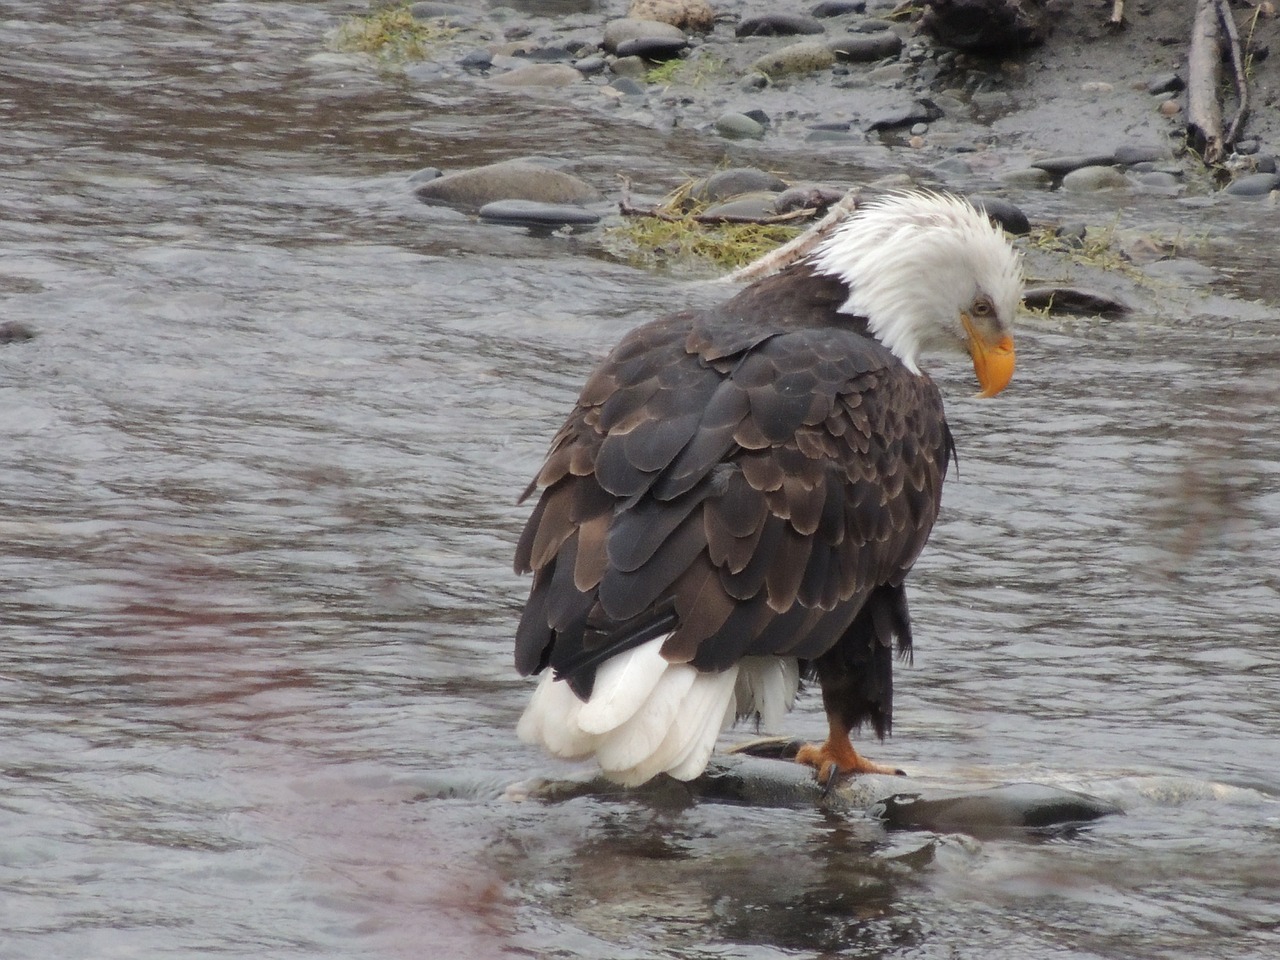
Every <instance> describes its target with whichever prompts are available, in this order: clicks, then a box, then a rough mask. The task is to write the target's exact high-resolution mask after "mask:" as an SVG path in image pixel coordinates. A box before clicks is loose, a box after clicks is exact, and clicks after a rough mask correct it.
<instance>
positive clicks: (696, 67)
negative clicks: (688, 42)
mask: <svg viewBox="0 0 1280 960" xmlns="http://www.w3.org/2000/svg"><path fill="white" fill-rule="evenodd" d="M723 70H724V61H723V60H721V59H720V58H719V57H715V56H712V55H710V54H705V55H704V54H701V53H700V52H695V53H694V54H693V55H692V56H691V57H689V58H688V59H687V60H681V59H679V58H676V59H673V60H668V61H667V62H666V63H660V64H658V65H657V66H656V67H653V68H652V69H650V70H649V72H648V73H646V74H645V75H644V80H645V83H653V84H660V85H661V86H664V87H669V86H671V85H672V84H674V83H676V82H680V83H682V84H684V85H685V86H687V87H694V88H695V89H696V88H698V87H702V86H704V85H705V84H706V83H707V81H709V80H711V79H712V78H714V77H715V76H716V75H718V74H720V73H721V72H723Z"/></svg>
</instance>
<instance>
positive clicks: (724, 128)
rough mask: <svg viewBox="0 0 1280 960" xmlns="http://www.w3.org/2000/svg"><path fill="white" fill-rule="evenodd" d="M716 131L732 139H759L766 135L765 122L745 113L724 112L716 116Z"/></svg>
mask: <svg viewBox="0 0 1280 960" xmlns="http://www.w3.org/2000/svg"><path fill="white" fill-rule="evenodd" d="M715 129H716V133H718V134H720V136H722V137H727V138H728V139H730V140H759V139H760V138H761V137H763V136H764V124H762V123H760V122H759V121H757V120H753V119H751V118H750V117H748V116H747V115H746V114H744V113H722V114H720V116H718V117H716V122H715Z"/></svg>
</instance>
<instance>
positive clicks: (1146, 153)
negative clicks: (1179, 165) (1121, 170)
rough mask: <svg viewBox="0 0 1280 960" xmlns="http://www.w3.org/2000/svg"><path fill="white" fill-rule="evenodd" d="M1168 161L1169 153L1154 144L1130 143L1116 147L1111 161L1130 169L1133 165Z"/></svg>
mask: <svg viewBox="0 0 1280 960" xmlns="http://www.w3.org/2000/svg"><path fill="white" fill-rule="evenodd" d="M1167 159H1169V151H1168V150H1166V149H1165V148H1164V147H1158V146H1156V145H1155V144H1143V143H1131V144H1126V145H1124V146H1120V147H1116V150H1115V153H1113V154H1112V155H1111V160H1112V162H1114V163H1118V164H1120V165H1121V166H1125V167H1131V166H1133V165H1134V164H1135V163H1155V162H1156V161H1158V160H1167Z"/></svg>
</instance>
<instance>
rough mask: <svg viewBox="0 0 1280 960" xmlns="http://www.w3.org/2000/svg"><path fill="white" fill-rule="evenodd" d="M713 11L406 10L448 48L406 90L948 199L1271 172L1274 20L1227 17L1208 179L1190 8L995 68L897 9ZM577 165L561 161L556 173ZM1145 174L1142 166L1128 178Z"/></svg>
mask: <svg viewBox="0 0 1280 960" xmlns="http://www.w3.org/2000/svg"><path fill="white" fill-rule="evenodd" d="M706 7H707V4H705V3H703V2H702V0H637V2H636V3H635V4H628V3H625V2H618V0H614V2H604V3H591V2H580V3H565V4H553V5H548V4H517V5H515V8H514V9H513V7H512V6H509V5H503V6H497V5H494V6H485V5H482V4H478V3H477V4H470V5H450V4H437V3H419V4H415V5H414V6H413V8H412V9H413V11H414V12H415V13H416V14H417V15H418V16H419V17H420V18H424V22H425V21H427V20H429V21H431V22H433V23H438V24H443V25H448V26H449V27H450V28H451V29H452V30H453V31H454V32H452V34H451V35H450V36H448V37H447V38H443V39H440V40H438V41H435V42H434V43H433V44H432V45H431V49H430V51H429V56H430V59H429V60H427V61H424V62H422V63H417V64H412V65H409V66H408V67H407V69H406V73H407V75H408V76H409V78H410V80H411V81H412V82H413V83H414V84H419V85H425V86H429V85H430V84H431V83H433V82H439V81H441V80H445V79H448V80H457V79H464V80H467V81H469V82H474V83H476V84H478V85H482V86H488V87H491V88H492V89H494V90H495V91H500V92H501V93H502V94H503V95H508V96H512V97H523V98H525V99H527V101H528V109H530V110H532V111H537V110H540V109H549V108H552V107H553V106H554V108H556V109H562V108H563V107H564V106H565V105H572V106H573V107H574V108H576V109H582V110H587V111H598V112H600V113H602V114H607V115H610V116H612V117H618V118H623V119H625V120H627V121H629V122H634V123H636V124H640V125H644V126H647V127H652V128H657V129H667V130H671V131H672V132H673V133H675V132H691V133H694V134H696V135H698V136H705V137H707V138H709V139H714V140H719V141H722V142H723V143H724V147H725V150H726V152H728V153H731V154H732V155H734V156H749V157H755V158H769V157H770V156H771V155H773V154H775V153H776V152H777V151H779V150H786V151H793V150H795V149H796V148H800V149H802V150H808V151H811V152H812V154H813V155H814V157H815V158H817V157H819V156H821V157H823V158H826V159H827V160H828V161H831V162H834V163H835V164H841V163H846V164H847V163H857V164H860V165H865V166H870V167H877V168H894V167H896V168H898V169H901V170H904V171H906V172H909V173H910V174H911V175H912V176H913V177H917V178H925V179H929V180H931V181H933V182H935V183H940V184H941V185H956V186H964V185H965V184H966V182H967V181H973V180H985V181H988V182H990V183H992V184H994V185H1004V184H1009V185H1012V186H1016V187H1017V188H1019V189H1024V188H1028V187H1033V188H1040V189H1058V188H1060V187H1061V186H1062V176H1063V174H1064V173H1065V172H1070V169H1069V168H1068V169H1062V165H1061V164H1059V166H1058V169H1056V170H1055V171H1054V172H1053V173H1051V174H1050V175H1048V176H1043V175H1042V174H1043V171H1044V168H1043V167H1042V166H1036V164H1037V162H1038V161H1045V160H1054V159H1056V158H1063V157H1066V158H1075V159H1077V160H1087V159H1092V160H1094V161H1095V163H1094V164H1093V165H1101V166H1112V165H1115V166H1118V167H1119V168H1120V169H1121V170H1122V171H1124V172H1125V173H1129V174H1133V175H1131V176H1128V177H1127V178H1126V179H1125V180H1123V181H1120V180H1111V181H1106V180H1099V181H1096V184H1095V185H1092V186H1089V187H1085V188H1084V189H1107V190H1121V191H1144V190H1155V191H1165V192H1172V193H1185V194H1188V195H1208V194H1212V193H1214V192H1215V191H1216V190H1219V189H1221V188H1222V187H1223V186H1224V185H1225V184H1226V183H1228V182H1229V181H1230V180H1231V179H1232V178H1233V177H1240V176H1244V175H1250V174H1258V173H1262V174H1274V173H1275V169H1276V167H1275V157H1274V152H1275V150H1276V149H1277V144H1280V124H1278V122H1277V112H1278V111H1277V110H1276V104H1277V96H1278V94H1277V91H1278V90H1280V67H1277V61H1276V60H1273V59H1272V58H1271V57H1269V56H1268V54H1269V52H1270V48H1271V46H1273V45H1274V44H1275V43H1276V41H1277V39H1278V38H1280V33H1278V30H1280V26H1278V24H1280V21H1277V19H1276V18H1275V16H1274V12H1273V10H1272V8H1271V7H1270V6H1269V5H1267V4H1262V5H1260V6H1259V7H1257V8H1250V9H1242V10H1240V11H1237V13H1236V19H1237V20H1238V21H1239V33H1240V36H1241V38H1242V42H1243V44H1244V47H1245V50H1246V55H1247V65H1248V70H1249V77H1250V84H1251V104H1252V110H1251V112H1250V115H1249V117H1248V120H1247V122H1246V124H1245V125H1244V129H1243V132H1242V134H1241V137H1240V143H1239V150H1238V152H1236V153H1233V154H1231V155H1230V156H1229V157H1227V158H1226V159H1225V161H1224V162H1223V163H1222V164H1220V165H1216V166H1215V167H1213V168H1206V167H1205V166H1204V164H1203V163H1201V162H1200V160H1199V158H1198V157H1197V156H1195V155H1194V154H1191V153H1189V152H1188V151H1187V149H1186V141H1187V118H1186V110H1185V107H1186V102H1185V101H1186V97H1187V94H1186V90H1185V85H1186V79H1187V56H1188V45H1189V43H1190V38H1191V31H1192V18H1193V11H1192V10H1191V9H1190V8H1188V7H1187V6H1186V5H1182V4H1145V5H1139V4H1132V3H1131V4H1129V5H1128V7H1127V9H1126V10H1125V19H1124V25H1123V27H1122V28H1116V27H1115V26H1113V25H1110V24H1108V17H1109V15H1110V13H1111V10H1110V8H1107V9H1103V8H1100V7H1098V6H1097V5H1093V4H1085V3H1082V2H1063V3H1059V4H1057V6H1056V9H1059V10H1060V11H1061V15H1060V16H1057V17H1056V18H1054V19H1053V20H1052V23H1051V28H1048V29H1047V38H1046V39H1045V41H1044V42H1043V43H1040V44H1038V45H1035V46H1030V47H1025V48H1021V49H1010V50H1008V51H1004V52H1000V51H997V52H995V53H994V54H987V55H979V54H973V53H964V52H958V51H956V50H954V49H949V48H948V47H947V46H945V45H943V44H942V43H940V42H939V41H938V40H937V39H935V38H934V37H933V36H931V35H930V34H929V33H928V32H927V31H925V30H923V29H922V26H921V11H920V8H903V9H899V8H898V5H896V4H894V3H893V2H892V0H868V2H854V3H817V4H806V5H804V6H803V8H800V7H799V6H798V5H797V9H796V10H795V11H788V12H786V13H779V12H775V11H774V10H773V5H770V4H765V3H760V2H755V0H737V2H735V0H722V2H717V3H715V4H712V5H711V9H712V10H713V11H714V16H713V17H712V18H711V19H710V21H709V22H708V19H707V18H706V17H705V15H704V11H705V9H706ZM801 9H803V13H801V12H800V10H801ZM672 11H675V12H674V13H673V12H672ZM682 11H683V12H684V13H687V14H688V15H687V16H684V17H683V18H682V16H681V12H682ZM628 13H632V14H642V15H648V16H665V18H666V19H667V20H668V21H672V22H671V23H656V22H654V21H652V20H642V19H640V20H638V19H635V18H634V17H633V18H631V19H624V18H625V16H626V15H627V14H628ZM674 24H680V25H679V26H676V25H674ZM572 153H573V145H572V144H566V145H565V154H564V155H565V156H566V157H568V156H572ZM1126 156H1129V157H1135V158H1137V159H1136V161H1131V162H1127V163H1126V162H1125V157H1126ZM1135 162H1136V163H1142V164H1145V165H1146V166H1145V167H1144V168H1142V169H1139V170H1137V171H1133V170H1131V168H1132V167H1133V166H1134V163H1135ZM762 165H767V162H766V163H765V164H762ZM1081 165H1083V164H1081ZM638 166H639V165H638ZM792 172H793V173H800V171H792ZM1147 175H1152V176H1147ZM1144 177H1145V179H1144ZM1257 186H1258V189H1257V190H1255V191H1254V192H1255V193H1260V194H1265V193H1266V192H1268V191H1267V189H1265V187H1266V185H1263V184H1260V183H1259V184H1258V185H1257Z"/></svg>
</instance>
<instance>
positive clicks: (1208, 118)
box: [1187, 0, 1226, 164]
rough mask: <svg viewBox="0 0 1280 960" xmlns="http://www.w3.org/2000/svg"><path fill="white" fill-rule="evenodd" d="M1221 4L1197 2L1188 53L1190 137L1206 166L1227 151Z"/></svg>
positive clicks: (1215, 1)
mask: <svg viewBox="0 0 1280 960" xmlns="http://www.w3.org/2000/svg"><path fill="white" fill-rule="evenodd" d="M1220 21H1221V17H1220V16H1219V13H1218V0H1196V16H1195V20H1194V21H1193V22H1192V26H1191V47H1190V50H1189V51H1188V53H1187V136H1188V139H1189V140H1190V142H1191V146H1192V148H1193V149H1195V150H1198V151H1199V153H1200V156H1201V157H1203V158H1204V162H1205V163H1206V164H1214V163H1217V162H1218V161H1220V160H1221V159H1222V157H1223V155H1224V154H1225V152H1226V150H1225V147H1224V142H1223V135H1222V107H1221V105H1220V104H1219V103H1218V84H1219V83H1220V82H1221V79H1222V71H1221V63H1222V34H1221V32H1220V27H1219V24H1220Z"/></svg>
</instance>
